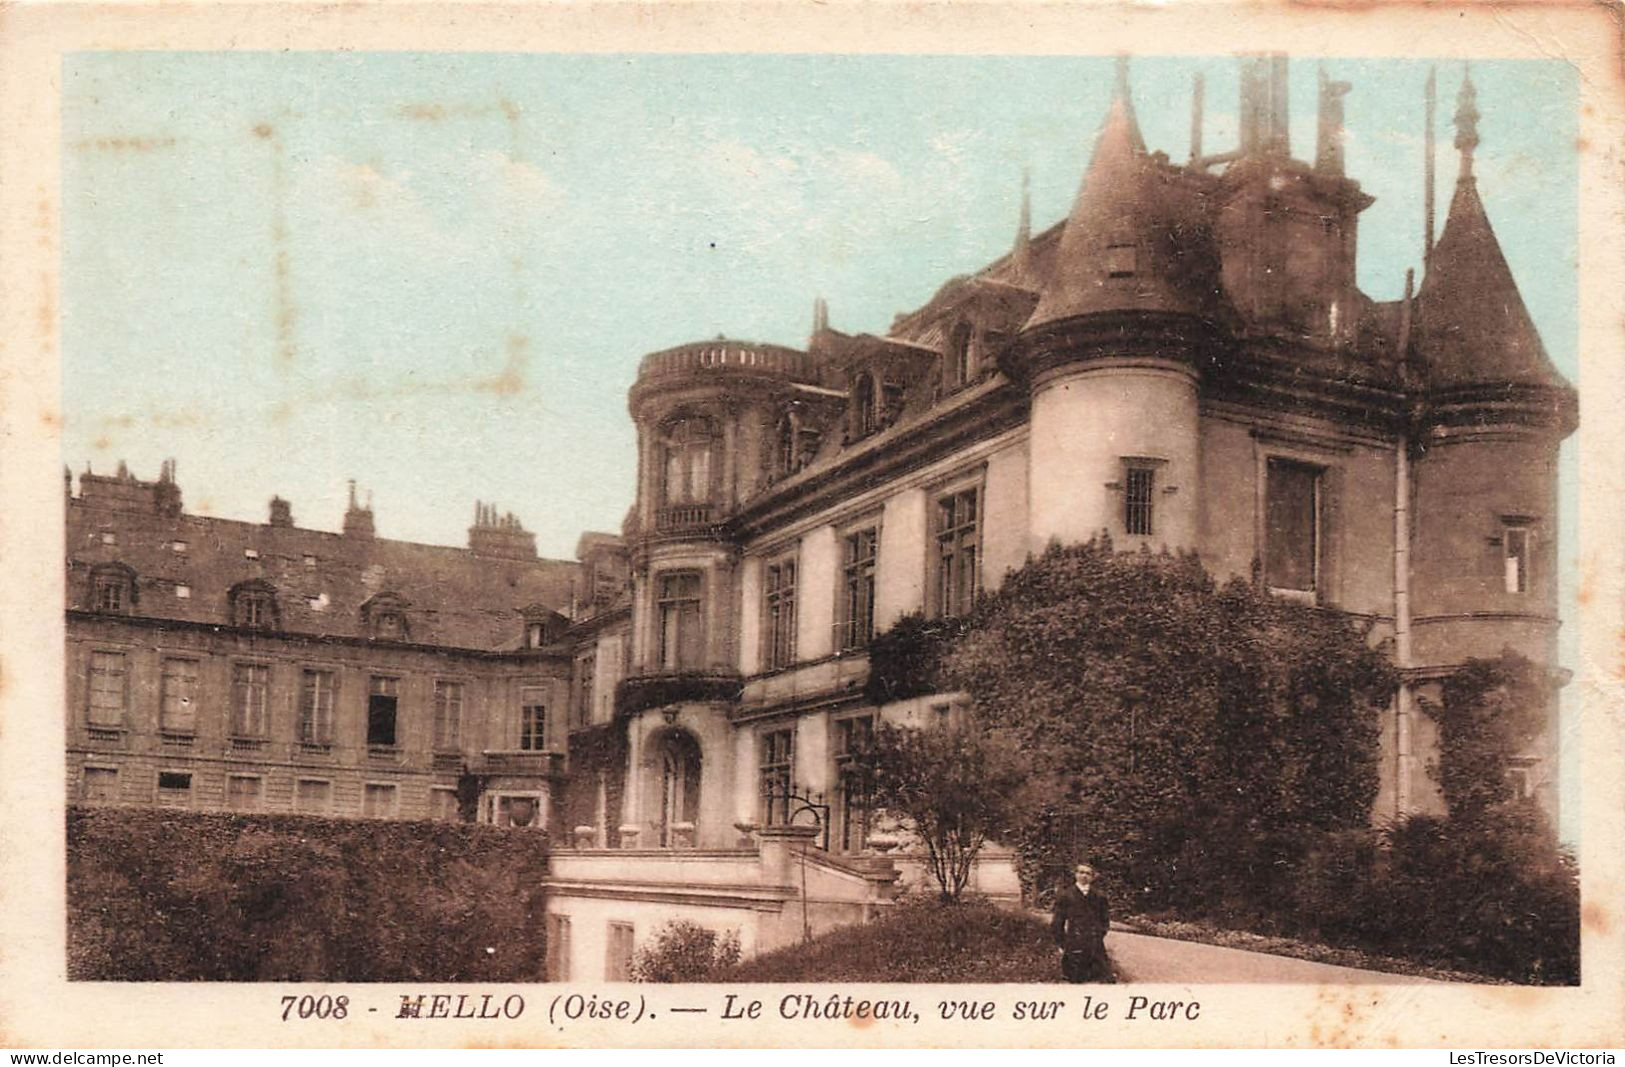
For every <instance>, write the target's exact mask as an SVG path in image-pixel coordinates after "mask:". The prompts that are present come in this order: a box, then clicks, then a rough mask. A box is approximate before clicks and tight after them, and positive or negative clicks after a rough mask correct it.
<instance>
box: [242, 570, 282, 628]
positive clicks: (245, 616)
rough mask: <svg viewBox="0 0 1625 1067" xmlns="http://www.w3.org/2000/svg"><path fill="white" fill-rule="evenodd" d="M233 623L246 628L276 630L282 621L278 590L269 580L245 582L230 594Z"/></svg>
mask: <svg viewBox="0 0 1625 1067" xmlns="http://www.w3.org/2000/svg"><path fill="white" fill-rule="evenodd" d="M230 599H231V621H232V625H234V626H240V627H242V628H243V629H245V630H275V629H277V627H278V626H279V625H280V623H281V613H280V611H279V610H278V608H277V600H276V590H275V589H274V588H272V587H271V585H270V584H269V583H267V582H259V581H255V582H244V583H243V584H241V585H237V586H233V587H232V590H231V594H230Z"/></svg>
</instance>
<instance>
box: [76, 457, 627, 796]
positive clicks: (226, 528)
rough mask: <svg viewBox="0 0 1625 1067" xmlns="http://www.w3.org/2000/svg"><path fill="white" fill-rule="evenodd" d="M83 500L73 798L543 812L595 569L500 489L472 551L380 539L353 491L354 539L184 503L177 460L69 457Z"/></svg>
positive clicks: (572, 699) (350, 526) (350, 523)
mask: <svg viewBox="0 0 1625 1067" xmlns="http://www.w3.org/2000/svg"><path fill="white" fill-rule="evenodd" d="M66 507H67V535H68V554H67V556H68V569H67V612H68V628H67V629H68V648H67V694H68V708H69V715H68V716H67V731H68V735H67V745H68V757H69V759H68V762H69V775H68V779H69V780H68V785H69V790H70V798H71V799H73V800H75V801H78V802H84V803H115V804H142V805H145V804H167V805H176V806H185V807H196V808H203V809H245V810H265V811H303V812H309V813H312V814H324V815H340V816H364V817H378V818H447V819H455V818H459V817H467V816H469V815H471V814H472V815H475V816H477V817H478V818H480V819H481V820H484V821H493V822H498V823H504V824H514V825H535V826H542V825H545V824H546V822H547V820H548V818H549V815H550V806H551V801H552V797H553V794H554V792H555V789H556V784H557V782H558V780H559V778H560V776H561V774H562V771H563V759H564V755H563V753H564V745H565V737H566V734H567V731H568V729H569V724H570V720H571V716H579V711H578V710H577V709H576V708H575V703H576V701H577V699H578V697H579V694H580V689H579V686H577V685H576V684H575V682H574V680H573V676H572V672H573V670H574V663H575V661H574V658H573V653H574V651H575V642H574V641H573V640H566V635H567V633H568V632H569V629H570V620H569V619H568V618H567V615H566V613H568V612H570V611H571V610H572V606H574V607H575V609H576V610H577V611H579V610H580V607H581V604H582V601H581V599H580V598H581V597H582V596H584V595H588V594H587V593H586V592H585V591H586V590H588V586H587V585H585V584H584V582H585V579H586V578H587V577H588V575H589V572H590V570H591V568H590V567H589V566H588V565H587V564H585V563H582V562H574V561H561V560H545V559H538V558H537V556H536V550H535V544H534V540H533V539H532V537H531V535H530V534H528V533H526V532H525V531H524V530H523V529H521V528H520V526H519V523H518V520H516V519H514V518H513V517H512V516H511V515H508V516H499V515H497V514H496V512H495V510H494V509H492V508H488V507H486V506H484V505H482V506H481V508H480V509H479V511H478V513H477V515H476V521H475V524H474V526H473V527H472V528H470V530H469V541H470V548H468V549H455V548H445V547H440V546H435V545H420V544H409V543H406V542H400V541H392V540H388V539H385V538H380V537H378V536H377V535H376V532H375V529H374V523H373V517H372V512H371V509H370V508H368V507H362V506H360V505H359V504H358V503H357V502H356V501H355V499H354V497H353V494H352V499H351V505H350V508H349V511H348V513H347V514H346V516H345V520H344V532H343V533H341V534H331V533H324V532H320V531H316V530H308V529H302V528H300V527H297V526H295V525H294V523H293V515H292V509H291V506H290V505H289V504H288V502H286V501H283V500H281V499H275V500H273V501H272V502H271V507H270V521H269V522H267V523H266V524H264V525H257V524H252V523H243V522H232V521H227V520H222V519H214V518H208V517H204V516H198V515H190V514H187V513H186V512H185V511H184V510H183V508H182V499H181V490H180V487H179V485H178V484H177V483H176V482H175V480H174V468H173V467H172V466H171V465H169V464H165V467H164V470H163V471H162V472H161V474H160V476H159V478H158V479H157V480H156V481H151V482H149V481H143V480H140V479H138V478H135V477H133V476H131V475H130V474H129V473H128V472H127V471H125V470H124V469H123V468H122V466H121V468H120V470H119V473H118V474H117V475H115V476H106V475H97V474H94V473H91V472H89V471H86V472H85V473H84V474H82V475H81V476H80V478H79V484H78V491H77V493H75V492H74V486H73V479H72V476H71V475H70V476H69V477H68V479H67V485H66ZM606 545H607V547H608V549H609V555H610V557H611V559H610V561H609V562H610V563H611V564H613V560H614V557H615V556H616V554H617V552H618V548H617V546H618V545H619V540H618V539H616V538H608V539H607V541H606ZM604 547H605V546H599V551H598V552H597V555H596V556H595V557H594V558H595V562H596V563H597V565H598V567H599V568H600V570H602V569H603V567H604V566H605V561H604V560H603V559H602V558H601V557H602V556H603V555H604V553H603V551H602V549H603V548H604ZM622 573H623V574H624V567H623V568H622ZM609 577H610V579H611V580H613V574H611V575H610V576H609ZM623 580H624V579H623ZM589 603H590V601H589Z"/></svg>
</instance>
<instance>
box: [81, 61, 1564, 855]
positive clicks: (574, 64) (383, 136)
mask: <svg viewBox="0 0 1625 1067" xmlns="http://www.w3.org/2000/svg"><path fill="white" fill-rule="evenodd" d="M1112 66H1113V60H1112V59H1110V58H1063V57H997V56H994V57H895V56H779V55H751V56H709V55H686V56H670V55H663V56H644V55H484V54H447V55H428V54H400V53H397V54H391V53H368V54H353V53H345V54H340V53H285V54H274V53H132V52H120V53H83V54H78V55H72V56H69V57H68V58H67V59H66V60H65V61H64V64H63V92H62V131H63V132H62V136H63V148H64V151H63V187H62V202H63V220H64V243H63V270H62V279H63V317H62V325H63V346H62V352H63V364H62V365H63V407H64V412H65V415H66V419H65V425H64V430H63V450H64V459H65V460H66V462H67V463H69V465H71V466H72V467H73V468H74V470H75V471H79V470H82V469H83V468H84V466H85V463H86V461H87V460H88V461H90V462H92V463H93V464H94V465H95V467H96V469H97V470H101V471H108V470H111V469H112V468H113V467H114V465H115V464H116V462H117V461H118V460H119V459H121V458H122V459H125V460H127V461H129V463H130V465H131V468H132V470H133V471H134V472H135V473H137V474H139V475H142V476H145V477H151V476H154V475H156V473H157V470H158V464H159V461H160V460H161V459H163V458H165V457H174V458H176V459H177V460H178V462H179V481H180V483H181V486H182V488H183V490H184V492H185V496H186V502H187V507H188V509H189V510H192V511H196V512H202V513H208V514H216V515H222V516H226V517H231V518H243V519H253V520H257V521H263V520H264V517H265V513H266V501H267V500H268V499H269V498H270V497H271V495H272V494H274V493H275V494H281V495H282V496H284V497H286V498H288V499H289V500H291V501H292V503H293V509H294V515H295V518H296V520H297V521H298V522H299V524H300V525H302V526H310V527H316V528H325V529H336V528H337V527H338V525H339V522H340V517H341V515H342V512H343V508H344V497H345V481H346V479H348V478H355V479H357V480H358V481H359V482H360V484H361V485H362V487H363V488H364V489H367V490H371V491H372V492H373V494H374V504H375V509H376V512H377V521H378V529H379V532H380V533H381V534H383V535H384V536H388V537H398V538H405V539H410V540H422V541H430V542H440V543H446V544H462V543H465V540H466V533H465V531H466V527H467V526H468V524H469V522H470V519H471V517H472V512H473V506H474V501H475V500H476V499H484V500H494V501H496V502H498V503H499V504H501V505H502V507H504V508H505V509H512V510H513V511H515V512H516V513H517V514H518V515H519V516H520V517H521V518H522V519H523V520H524V522H525V524H526V525H527V526H528V527H529V528H530V529H532V530H534V531H536V534H537V541H538V546H539V548H540V549H541V551H542V552H543V553H544V554H549V555H554V556H569V555H571V554H572V553H573V548H574V544H575V540H576V537H577V535H578V534H579V533H580V532H581V531H582V530H584V529H600V530H618V529H619V524H620V521H621V517H622V515H623V514H624V513H625V511H626V509H627V507H628V505H629V504H630V503H631V499H632V481H633V474H634V470H635V456H634V447H633V445H634V437H633V433H632V427H631V424H630V421H629V419H628V418H627V415H626V390H627V387H628V386H629V385H630V384H631V382H632V379H633V376H634V374H635V372H636V369H637V363H638V359H639V357H640V356H641V355H642V354H644V353H645V352H649V351H652V350H655V349H659V348H663V347H666V346H668V345H673V344H677V343H680V342H683V341H689V340H695V339H701V338H708V337H714V336H716V335H717V334H722V333H725V334H727V335H729V336H731V337H738V338H745V339H750V340H758V341H773V342H779V343H783V344H790V345H801V344H803V343H804V342H805V339H806V336H807V333H808V328H809V326H810V324H811V307H812V301H813V298H814V297H815V296H817V295H820V294H821V295H823V296H825V297H827V298H828V300H829V301H830V305H831V317H832V322H833V324H834V325H835V326H836V327H838V328H840V329H844V330H850V331H871V332H877V333H880V332H884V331H885V330H886V328H887V326H888V324H889V323H890V322H891V320H892V317H893V316H894V315H895V314H896V313H898V312H900V311H905V310H909V309H912V308H914V307H916V306H918V305H919V304H921V303H923V302H924V301H925V300H927V299H928V298H929V297H930V296H931V294H932V293H933V292H935V291H936V289H937V288H938V287H939V286H940V285H941V284H942V282H943V281H944V280H946V279H947V278H949V277H951V276H953V275H956V274H962V273H966V272H969V271H972V270H975V269H976V268H978V267H979V266H981V265H982V264H984V263H986V262H987V261H988V260H990V259H992V258H994V257H996V256H998V255H1000V254H1002V253H1003V252H1004V251H1005V250H1006V249H1007V248H1008V247H1009V244H1010V240H1011V237H1012V236H1013V233H1014V229H1015V224H1016V217H1017V202H1018V196H1019V188H1020V173H1021V170H1022V168H1023V167H1024V166H1026V167H1030V168H1031V171H1032V195H1033V212H1034V222H1035V225H1036V226H1037V227H1039V228H1042V227H1044V226H1048V225H1049V224H1051V223H1052V222H1054V221H1056V220H1057V219H1059V218H1061V217H1063V216H1064V215H1065V214H1066V211H1067V209H1068V207H1069V205H1070V203H1071V199H1072V196H1073V194H1074V193H1075V191H1076V189H1077V186H1078V182H1079V180H1080V177H1081V176H1082V174H1083V170H1084V167H1085V164H1086V162H1087V154H1088V151H1089V148H1090V147H1091V146H1092V144H1093V141H1094V137H1095V133H1096V131H1097V129H1098V127H1099V123H1100V121H1101V118H1102V117H1103V115H1104V112H1105V107H1106V103H1107V100H1108V97H1109V95H1110V90H1111V85H1112ZM1428 66H1429V64H1427V63H1424V62H1416V61H1394V60H1368V61H1350V60H1335V61H1331V62H1329V63H1328V64H1327V68H1328V71H1329V72H1330V73H1331V74H1332V76H1334V77H1337V78H1340V79H1344V80H1347V81H1350V82H1352V83H1353V85H1354V89H1353V91H1352V93H1351V94H1350V95H1349V96H1348V97H1347V98H1346V100H1347V116H1348V128H1349V129H1348V170H1349V173H1350V175H1351V176H1352V177H1354V178H1356V179H1357V180H1359V181H1360V182H1361V183H1362V184H1363V185H1364V188H1365V190H1366V191H1367V192H1368V193H1370V194H1372V195H1373V196H1375V197H1376V203H1375V205H1374V206H1372V207H1371V208H1370V209H1369V210H1368V211H1366V212H1365V214H1364V215H1363V216H1362V217H1361V223H1360V261H1359V270H1360V273H1359V278H1360V284H1361V286H1362V288H1364V289H1365V291H1366V292H1367V293H1369V294H1370V295H1371V296H1373V297H1374V298H1376V299H1379V300H1386V299H1394V298H1396V297H1397V296H1398V295H1399V294H1400V290H1401V288H1402V286H1403V279H1404V272H1405V269H1406V268H1407V267H1416V266H1418V265H1419V260H1420V255H1421V230H1422V221H1421V219H1422V171H1421V153H1422V86H1423V82H1424V80H1425V78H1426V73H1427V69H1428ZM1198 70H1200V71H1202V72H1203V73H1204V74H1205V75H1206V77H1207V94H1206V95H1207V103H1208V109H1207V122H1206V126H1205V148H1206V150H1207V151H1208V152H1215V151H1222V150H1224V149H1226V148H1229V147H1231V146H1232V145H1233V144H1234V141H1235V127H1236V110H1237V109H1236V67H1235V62H1234V60H1232V59H1229V58H1212V59H1164V58H1140V59H1137V60H1135V62H1134V64H1133V82H1134V90H1135V100H1136V105H1137V109H1138V114H1139V117H1140V122H1141V125H1142V127H1143V129H1144V132H1145V136H1146V140H1147V142H1148V143H1149V145H1150V147H1151V148H1152V149H1153V150H1155V149H1161V150H1164V151H1166V152H1168V153H1169V154H1170V155H1171V156H1173V157H1174V158H1175V159H1184V158H1185V156H1186V155H1187V153H1188V133H1189V124H1190V112H1189V106H1190V104H1189V101H1190V76H1191V74H1192V72H1194V71H1198ZM1460 75H1461V65H1460V64H1459V63H1454V62H1451V63H1443V64H1441V65H1440V85H1439V97H1440V101H1439V103H1440V107H1439V119H1440V123H1439V141H1440V152H1439V163H1440V165H1439V182H1438V208H1439V221H1440V225H1441V226H1442V225H1443V219H1444V213H1445V211H1446V209H1447V208H1448V205H1449V202H1450V191H1451V187H1452V185H1453V183H1454V178H1455V173H1456V156H1455V153H1454V151H1453V149H1452V148H1451V147H1450V141H1451V133H1452V129H1451V126H1450V122H1449V120H1450V117H1451V115H1452V114H1453V112H1454V110H1455V93H1456V87H1457V85H1458V84H1459V81H1460ZM1474 81H1475V83H1476V85H1477V86H1478V89H1479V101H1478V102H1479V109H1480V111H1481V112H1482V114H1483V119H1482V122H1481V124H1480V130H1481V133H1482V136H1483V143H1482V145H1481V146H1480V148H1479V151H1478V167H1477V171H1478V175H1479V188H1480V191H1481V193H1482V194H1483V197H1484V200H1485V203H1486V206H1487V208H1488V211H1489V214H1490V218H1491V221H1492V222H1493V223H1494V225H1495V226H1496V228H1497V231H1498V233H1499V235H1500V238H1501V242H1502V245H1503V247H1504V249H1505V251H1506V255H1507V259H1508V261H1509V262H1510V264H1511V267H1512V271H1513V274H1514V275H1515V277H1516V278H1517V280H1518V283H1519V285H1520V287H1521V288H1522V290H1523V293H1524V297H1525V299H1526V301H1527V303H1528V305H1529V308H1530V311H1531V313H1532V314H1533V316H1534V319H1535V322H1536V324H1537V326H1538V327H1539V328H1540V331H1541V334H1542V336H1543V337H1544V339H1545V342H1546V345H1547V348H1548V350H1549V351H1550V352H1551V355H1552V357H1553V359H1554V361H1555V362H1556V364H1557V366H1558V367H1559V369H1561V370H1562V371H1563V372H1564V373H1565V374H1567V375H1568V376H1569V378H1570V379H1571V380H1575V379H1576V373H1575V368H1576V344H1577V325H1576V284H1577V283H1576V260H1575V244H1576V242H1575V234H1576V225H1577V222H1578V212H1577V195H1578V185H1577V173H1576V166H1577V153H1576V149H1575V144H1576V138H1577V136H1578V130H1577V116H1576V112H1575V100H1576V88H1577V80H1576V76H1575V72H1574V70H1573V69H1572V68H1571V67H1570V66H1568V65H1567V64H1565V63H1562V62H1558V61H1540V62H1537V61H1503V62H1479V63H1475V65H1474ZM1315 83H1316V64H1315V63H1314V62H1312V61H1305V60H1298V61H1296V62H1294V64H1293V70H1292V86H1291V95H1292V102H1293V120H1292V134H1293V148H1294V151H1295V154H1296V155H1298V156H1299V157H1300V158H1309V157H1312V154H1313V144H1314V134H1315V114H1314V100H1315V91H1316V90H1315ZM1563 471H1564V478H1565V482H1564V488H1563V516H1562V520H1561V521H1562V523H1563V527H1564V538H1563V540H1564V545H1563V548H1564V552H1563V555H1564V560H1565V564H1564V578H1565V582H1564V588H1565V594H1564V603H1565V610H1564V615H1565V617H1566V618H1569V619H1573V618H1574V617H1575V614H1574V610H1573V599H1572V591H1573V581H1572V577H1573V559H1574V553H1573V545H1574V533H1575V501H1576V491H1575V490H1576V486H1575V478H1574V462H1573V455H1572V445H1571V446H1570V447H1569V448H1568V449H1566V450H1565V460H1564V464H1563ZM1568 638H1569V639H1566V640H1565V642H1564V644H1565V657H1564V658H1565V660H1567V661H1569V662H1572V658H1573V657H1572V628H1571V633H1570V634H1569V635H1568ZM1571 751H1572V750H1571ZM1568 780H1569V781H1570V782H1571V783H1572V782H1574V781H1575V776H1574V775H1572V774H1570V775H1568ZM1568 814H1569V815H1570V816H1572V815H1573V814H1574V812H1573V806H1572V805H1569V813H1568ZM1565 822H1566V823H1570V822H1572V820H1571V818H1569V817H1566V818H1565Z"/></svg>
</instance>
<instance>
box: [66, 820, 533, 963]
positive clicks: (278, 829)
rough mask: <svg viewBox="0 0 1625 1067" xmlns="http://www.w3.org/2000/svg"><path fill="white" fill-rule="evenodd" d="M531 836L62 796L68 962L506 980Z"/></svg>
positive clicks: (520, 953)
mask: <svg viewBox="0 0 1625 1067" xmlns="http://www.w3.org/2000/svg"><path fill="white" fill-rule="evenodd" d="M546 870H547V850H546V837H545V836H544V835H542V834H540V833H536V832H527V831H511V830H501V829H498V828H496V827H492V826H483V825H468V824H463V823H430V822H373V821H355V820H343V819H323V818H314V817H309V816H296V815H247V814H239V813H232V814H224V813H222V814H209V813H200V812H176V811H165V810H145V811H143V810H131V809H118V810H111V809H80V808H74V809H70V810H69V812H68V885H67V889H68V975H69V977H70V978H73V979H76V980H96V981H109V980H111V981H119V980H124V981H235V982H270V981H279V982H303V981H348V982H377V981H443V982H456V981H463V982H473V981H522V980H534V979H535V978H537V976H539V975H540V974H541V973H542V969H543V963H544V960H545V953H546V946H545V941H544V937H545V933H544V929H543V919H542V916H543V912H544V907H543V905H544V898H543V894H542V890H541V888H540V885H541V881H542V879H543V877H544V876H545V874H546Z"/></svg>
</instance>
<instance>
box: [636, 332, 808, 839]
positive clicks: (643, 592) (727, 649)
mask: <svg viewBox="0 0 1625 1067" xmlns="http://www.w3.org/2000/svg"><path fill="white" fill-rule="evenodd" d="M819 366H820V364H819V362H818V361H817V360H815V359H814V358H813V357H812V356H810V355H809V354H808V353H806V352H801V351H797V350H795V349H791V348H785V347H781V346H778V345H761V344H752V343H748V342H741V341H731V340H728V339H726V338H718V339H717V340H715V341H704V342H699V343H696V344H687V345H680V346H678V347H676V348H670V349H666V350H664V351H660V352H654V353H651V354H650V355H648V356H645V357H644V359H643V362H642V364H641V365H640V366H639V369H638V378H637V382H636V383H635V384H634V385H633V386H632V390H631V394H630V398H629V406H630V409H631V415H632V419H633V421H634V423H635V424H636V426H637V432H638V494H637V504H636V506H635V507H634V509H633V514H632V516H631V521H630V522H629V523H628V526H627V537H628V541H629V543H630V548H631V563H632V590H633V602H632V654H631V664H630V671H629V673H628V676H627V678H626V680H625V681H624V682H622V683H621V686H620V688H619V690H618V691H617V694H616V712H617V714H618V715H619V716H620V717H622V718H624V719H625V720H626V722H627V728H628V742H629V756H628V758H629V765H628V772H629V773H628V777H627V788H626V792H625V795H624V798H623V811H622V818H623V822H622V827H621V831H622V832H621V839H622V842H623V843H624V844H636V845H642V846H668V847H669V846H672V845H681V844H698V845H701V846H704V847H720V846H723V845H731V844H733V843H734V840H735V837H736V833H735V831H734V829H733V826H732V819H731V818H730V813H731V810H732V809H731V807H730V797H731V795H732V794H731V784H730V783H729V781H728V779H727V775H728V771H729V768H730V766H731V763H732V759H731V752H730V750H729V746H730V745H731V744H732V740H731V731H730V728H729V723H728V716H727V711H728V708H729V707H730V706H731V704H732V702H733V701H734V700H735V699H737V697H738V695H739V691H740V676H739V673H738V670H737V664H738V650H737V644H738V634H737V632H736V630H737V626H738V622H739V612H738V605H737V600H738V598H739V589H738V581H737V577H738V576H737V573H736V572H737V564H738V561H739V552H738V546H737V545H736V544H735V543H734V541H733V539H732V537H731V535H730V532H729V520H730V519H731V518H732V516H733V514H734V512H735V511H736V510H737V509H738V508H739V506H740V505H741V504H743V503H744V502H746V501H748V500H750V499H751V498H752V497H754V496H755V495H756V494H757V493H759V492H761V491H762V490H763V489H764V488H765V487H766V486H767V485H768V484H769V482H770V481H771V480H772V478H773V477H774V476H775V473H776V471H777V470H778V464H779V462H780V460H781V459H782V457H780V456H779V454H778V453H779V451H780V439H781V436H782V435H781V434H780V433H779V427H780V425H781V424H783V423H784V422H785V420H787V419H791V416H792V415H794V414H795V413H796V411H797V409H798V405H799V404H801V403H803V402H804V401H807V400H809V399H817V400H823V399H825V396H824V394H826V393H830V392H832V391H831V390H820V388H819V385H818V382H819V378H820V374H819ZM791 423H792V425H795V426H796V431H795V432H793V433H792V434H791V440H790V447H791V450H792V452H793V453H794V452H797V451H798V450H800V449H802V448H804V447H810V445H809V444H808V442H807V440H806V433H807V431H806V428H805V427H801V426H799V425H797V424H795V422H794V420H793V419H791ZM794 458H795V457H794V456H792V457H791V460H792V462H793V460H794Z"/></svg>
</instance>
